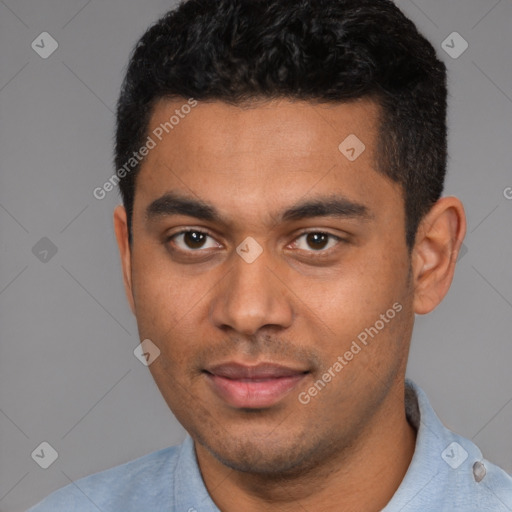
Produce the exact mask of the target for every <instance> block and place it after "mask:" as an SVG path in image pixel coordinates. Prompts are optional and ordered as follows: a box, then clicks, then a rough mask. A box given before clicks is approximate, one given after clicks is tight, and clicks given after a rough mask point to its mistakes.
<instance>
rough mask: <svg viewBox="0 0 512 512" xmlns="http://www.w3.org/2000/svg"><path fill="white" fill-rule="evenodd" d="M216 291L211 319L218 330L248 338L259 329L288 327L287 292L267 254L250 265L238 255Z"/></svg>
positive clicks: (290, 313)
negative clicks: (232, 332)
mask: <svg viewBox="0 0 512 512" xmlns="http://www.w3.org/2000/svg"><path fill="white" fill-rule="evenodd" d="M232 260H233V261H232V267H231V269H230V271H229V272H228V274H227V275H226V276H225V278H224V279H222V281H221V282H220V283H219V286H218V287H217V289H216V290H215V295H214V297H213V300H212V302H211V307H210V316H211V321H212V322H213V324H214V325H215V326H216V327H217V328H219V329H223V330H225V329H228V328H231V329H233V330H235V331H237V332H238V333H240V334H244V335H246V336H251V335H253V334H255V333H256V332H257V331H258V330H259V329H261V328H262V327H267V326H273V327H276V326H277V327H280V328H287V327H289V326H290V325H291V323H292V321H293V308H292V304H291V301H290V291H289V289H288V288H287V286H286V284H285V282H286V281H285V279H283V277H284V276H279V273H278V272H279V271H278V270H277V269H278V265H275V264H271V261H270V256H269V254H268V253H267V252H266V251H263V253H262V254H261V255H260V256H259V257H258V258H257V259H256V260H255V261H252V262H251V263H248V262H247V261H245V260H244V259H243V258H242V257H240V256H239V255H238V254H237V253H234V254H233V256H232Z"/></svg>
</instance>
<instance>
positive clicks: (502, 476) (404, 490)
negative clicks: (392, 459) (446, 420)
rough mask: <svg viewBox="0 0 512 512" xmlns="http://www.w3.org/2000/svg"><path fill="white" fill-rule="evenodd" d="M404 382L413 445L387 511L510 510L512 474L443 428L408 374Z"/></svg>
mask: <svg viewBox="0 0 512 512" xmlns="http://www.w3.org/2000/svg"><path fill="white" fill-rule="evenodd" d="M407 387H408V391H407V392H406V403H407V405H408V407H407V416H408V419H409V421H410V422H411V424H413V425H414V426H415V428H416V429H417V441H416V450H415V453H414V456H413V459H412V461H411V465H410V467H409V469H408V471H407V473H406V475H405V478H404V480H403V482H402V485H401V486H400V487H399V489H398V491H397V493H396V494H395V497H394V499H393V500H392V502H391V503H390V506H389V507H388V508H386V509H385V510H386V512H387V511H388V510H389V511H390V512H391V511H395V510H401V511H402V512H413V511H417V510H422V511H423V512H434V511H435V512H444V511H450V512H451V511H453V510H460V511H464V512H476V511H478V512H510V511H512V477H511V476H510V475H509V474H508V473H506V472H505V471H504V470H503V469H502V468H500V467H499V466H497V465H495V464H493V463H492V462H490V461H488V460H487V459H486V458H484V456H483V454H482V452H481V451H480V449H479V448H478V446H477V445H476V444H475V443H473V441H471V440H470V439H467V438H465V437H463V436H461V435H459V434H457V433H455V432H453V431H451V430H450V429H448V428H446V427H445V426H444V425H443V424H442V423H441V421H440V420H439V418H438V417H437V415H436V414H435V412H434V410H433V409H432V407H431V405H430V403H429V401H428V399H427V396H426V394H425V393H424V391H422V390H421V389H420V388H419V387H418V386H417V385H416V384H414V383H413V382H412V381H410V380H409V379H408V380H407ZM411 391H412V393H411ZM398 505H400V506H398Z"/></svg>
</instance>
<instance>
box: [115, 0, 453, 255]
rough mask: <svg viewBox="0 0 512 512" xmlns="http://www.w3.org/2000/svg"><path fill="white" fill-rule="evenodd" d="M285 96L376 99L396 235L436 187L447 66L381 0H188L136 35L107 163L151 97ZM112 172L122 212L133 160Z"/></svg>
mask: <svg viewBox="0 0 512 512" xmlns="http://www.w3.org/2000/svg"><path fill="white" fill-rule="evenodd" d="M179 97H182V98H190V97H193V98H195V100H199V101H200V100H212V101H216V100H217V101H223V102H227V103H230V104H235V105H237V104H242V103H246V102H251V101H254V100H257V99H265V98H267V99H276V98H288V99H298V100H305V101H311V102H326V103H332V102H348V101H350V100H354V99H358V98H363V97H368V98H371V99H374V100H375V101H376V102H377V103H378V104H379V106H380V107H381V108H380V111H381V115H380V121H379V142H378V147H377V148H376V161H377V162H378V163H377V166H378V169H376V170H377V171H378V172H381V173H382V174H384V175H386V176H388V177H389V178H390V179H391V180H393V181H394V182H397V183H399V184H400V185H401V186H402V189H403V195H404V202H405V213H406V242H407V245H408V247H409V248H412V246H413V245H414V240H415V235H416V231H417V228H418V225H419V222H420V221H421V219H422V217H423V216H424V215H425V213H427V212H428V210H429V209H430V208H431V207H432V205H433V204H434V203H435V202H436V201H437V200H438V199H439V197H440V196H441V194H442V191H443V186H444V178H445V173H446V160H447V141H446V139H447V133H446V131H447V130H446V110H447V105H446V100H447V87H446V67H445V65H444V64H443V63H442V62H441V61H440V60H439V59H438V58H437V56H436V52H435V50H434V48H433V46H432V45H431V44H430V43H429V42H428V41H427V40H426V39H425V37H424V36H422V35H421V34H420V33H419V32H418V30H417V28H416V26H415V25H414V23H413V22H412V21H411V20H409V19H408V18H407V17H406V16H405V15H404V14H403V13H402V12H401V11H400V9H399V8H398V7H397V6H396V5H395V4H394V3H393V2H392V1H390V0H218V1H212V0H187V1H184V2H182V3H181V4H180V5H179V6H178V7H177V8H176V9H174V10H172V11H170V12H168V13H167V14H166V15H165V16H163V17H162V18H161V19H160V20H158V21H157V22H156V23H155V24H154V25H153V26H151V27H150V28H149V29H148V30H147V31H146V33H145V34H144V35H143V36H142V38H141V39H140V40H139V42H138V43H137V45H136V46H135V48H134V50H133V52H132V54H131V58H130V62H129V65H128V69H127V73H126V76H125V79H124V82H123V85H122V89H121V94H120V98H119V101H118V107H117V131H116V146H115V165H116V168H120V167H122V166H123V164H124V163H125V162H126V161H127V160H128V159H130V157H131V156H132V155H133V153H134V151H136V150H137V148H139V147H140V146H141V145H142V144H143V142H144V140H145V138H146V137H147V130H148V125H149V121H150V117H151V114H152V109H153V106H154V104H155V102H156V101H157V100H159V99H161V98H179ZM139 168H140V164H138V166H137V167H136V168H134V170H133V172H130V173H128V174H126V173H125V174H126V176H125V177H123V179H122V180H121V181H120V191H121V195H122V199H123V203H124V206H125V208H126V210H127V214H128V226H129V230H130V238H131V218H132V214H133V202H134V194H135V184H136V177H137V171H138V169H139Z"/></svg>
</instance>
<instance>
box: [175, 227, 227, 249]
mask: <svg viewBox="0 0 512 512" xmlns="http://www.w3.org/2000/svg"><path fill="white" fill-rule="evenodd" d="M168 242H169V243H172V245H175V246H176V247H177V248H178V250H180V251H183V252H198V251H199V249H212V248H216V247H219V244H218V243H216V242H215V241H214V239H213V238H212V237H211V236H210V235H209V234H208V233H205V232H203V231H199V230H195V229H189V230H187V231H181V232H180V233H176V234H175V235H173V236H171V237H169V239H168Z"/></svg>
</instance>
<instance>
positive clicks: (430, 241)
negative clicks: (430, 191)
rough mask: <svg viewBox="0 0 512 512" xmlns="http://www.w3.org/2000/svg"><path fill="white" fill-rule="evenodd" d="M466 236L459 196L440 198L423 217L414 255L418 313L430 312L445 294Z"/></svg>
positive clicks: (415, 305)
mask: <svg viewBox="0 0 512 512" xmlns="http://www.w3.org/2000/svg"><path fill="white" fill-rule="evenodd" d="M465 235H466V215H465V213H464V207H463V206H462V203H461V202H460V200H459V199H457V198H456V197H443V198H441V199H440V200H439V201H437V203H435V204H434V206H433V207H432V208H431V210H430V211H429V212H428V213H427V215H425V217H424V218H423V219H422V221H421V223H420V225H419V227H418V232H417V234H416V241H415V244H414V249H413V254H412V270H413V279H414V312H415V313H417V314H419V315H424V314H426V313H430V312H431V311H432V310H433V309H435V308H436V307H437V306H438V305H439V303H440V302H441V301H442V300H443V298H444V297H445V295H446V293H447V292H448V289H449V288H450V285H451V283H452V280H453V275H454V273H455V264H456V262H457V257H458V254H459V250H460V247H461V245H462V241H463V240H464V236H465Z"/></svg>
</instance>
